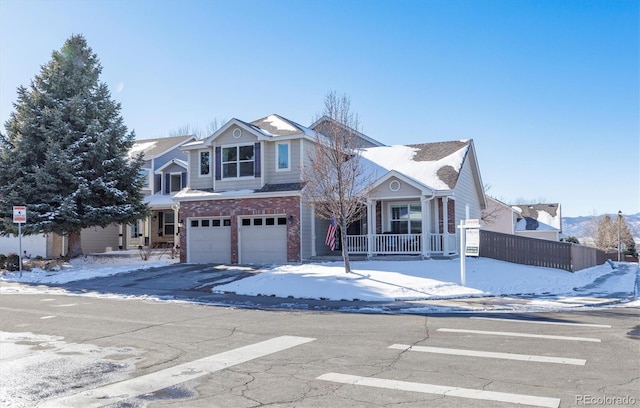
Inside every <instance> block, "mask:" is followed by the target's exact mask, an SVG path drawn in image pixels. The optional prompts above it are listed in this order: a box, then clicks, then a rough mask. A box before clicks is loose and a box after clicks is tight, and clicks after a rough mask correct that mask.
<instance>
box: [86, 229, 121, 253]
mask: <svg viewBox="0 0 640 408" xmlns="http://www.w3.org/2000/svg"><path fill="white" fill-rule="evenodd" d="M81 244H82V252H84V253H85V254H91V253H96V252H107V251H108V250H109V249H111V250H117V249H118V245H119V227H118V225H115V224H113V225H110V226H108V227H106V228H100V227H93V228H85V229H83V230H82V233H81Z"/></svg>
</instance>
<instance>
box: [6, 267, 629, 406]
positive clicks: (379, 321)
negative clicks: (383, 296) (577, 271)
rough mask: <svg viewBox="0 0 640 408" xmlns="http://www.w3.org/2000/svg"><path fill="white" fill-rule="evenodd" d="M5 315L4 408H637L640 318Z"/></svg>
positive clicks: (97, 307)
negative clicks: (613, 407) (533, 407)
mask: <svg viewBox="0 0 640 408" xmlns="http://www.w3.org/2000/svg"><path fill="white" fill-rule="evenodd" d="M192 272H193V271H192ZM141 282H145V281H141ZM140 284H141V285H142V283H140ZM194 290H195V289H194ZM0 314H1V315H2V319H1V320H0V333H2V334H3V339H2V343H1V346H2V348H1V351H2V364H1V365H0V377H1V378H2V390H1V392H0V398H1V399H0V405H3V406H9V407H33V406H35V407H92V406H95V407H98V406H108V407H122V408H124V407H129V408H131V407H146V406H149V407H168V406H180V407H240V408H242V407H264V406H272V407H346V406H348V407H391V406H393V407H398V406H402V407H424V406H438V407H445V408H447V407H461V406H469V407H476V406H480V407H512V406H514V405H517V404H522V405H526V406H542V407H575V406H589V405H590V406H594V405H599V406H633V405H639V404H640V392H639V391H638V390H640V371H639V370H640V352H639V351H640V348H639V345H640V342H639V339H640V326H639V322H640V310H639V309H637V308H609V309H606V308H603V309H590V310H573V311H564V312H556V313H551V312H547V313H508V314H501V313H485V314H482V313H473V314H463V313H454V314H426V315H407V314H356V313H335V312H330V311H320V312H318V311H300V310H288V311H282V310H254V309H246V308H236V307H222V306H212V305H208V304H203V303H188V302H170V301H157V300H153V299H146V300H143V299H140V298H128V299H127V298H123V297H119V298H101V297H88V296H75V295H64V294H62V295H61V294H24V293H22V294H21V293H16V294H6V295H5V294H3V296H1V297H0Z"/></svg>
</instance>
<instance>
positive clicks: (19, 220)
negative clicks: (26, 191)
mask: <svg viewBox="0 0 640 408" xmlns="http://www.w3.org/2000/svg"><path fill="white" fill-rule="evenodd" d="M13 222H14V223H16V224H24V223H26V222H27V207H25V206H23V205H14V206H13Z"/></svg>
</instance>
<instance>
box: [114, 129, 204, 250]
mask: <svg viewBox="0 0 640 408" xmlns="http://www.w3.org/2000/svg"><path fill="white" fill-rule="evenodd" d="M194 140H196V138H195V136H172V137H162V138H157V139H143V140H138V141H137V142H136V143H135V144H134V145H133V147H132V148H131V150H130V151H129V155H130V156H134V155H137V154H140V153H142V154H143V158H144V165H143V166H142V172H143V173H144V176H145V179H146V180H147V185H146V186H145V188H143V194H144V195H145V199H144V201H145V202H146V203H147V204H148V205H149V207H150V208H151V215H150V217H149V218H148V219H146V220H140V221H138V222H136V223H133V224H129V225H126V226H120V234H122V236H121V240H120V243H119V245H118V246H119V247H121V248H123V249H135V248H138V247H140V246H148V247H151V248H158V247H173V246H175V245H176V244H177V242H176V241H177V239H176V238H177V234H178V231H179V225H178V205H177V203H176V202H175V201H174V200H173V199H172V197H173V196H174V195H175V194H176V193H177V192H179V191H180V190H182V189H183V188H184V187H186V186H187V182H188V163H187V159H188V157H187V155H186V154H185V153H184V152H183V151H182V150H180V146H181V145H183V144H185V143H189V142H192V141H194Z"/></svg>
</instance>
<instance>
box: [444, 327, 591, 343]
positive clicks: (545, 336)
mask: <svg viewBox="0 0 640 408" xmlns="http://www.w3.org/2000/svg"><path fill="white" fill-rule="evenodd" d="M437 331H439V332H448V333H469V334H487V335H491V336H508V337H528V338H534V339H549V340H569V341H589V342H592V343H600V342H601V341H602V340H600V339H596V338H592V337H571V336H554V335H550V334H531V333H514V332H501V331H486V330H466V329H447V328H441V329H438V330H437Z"/></svg>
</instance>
